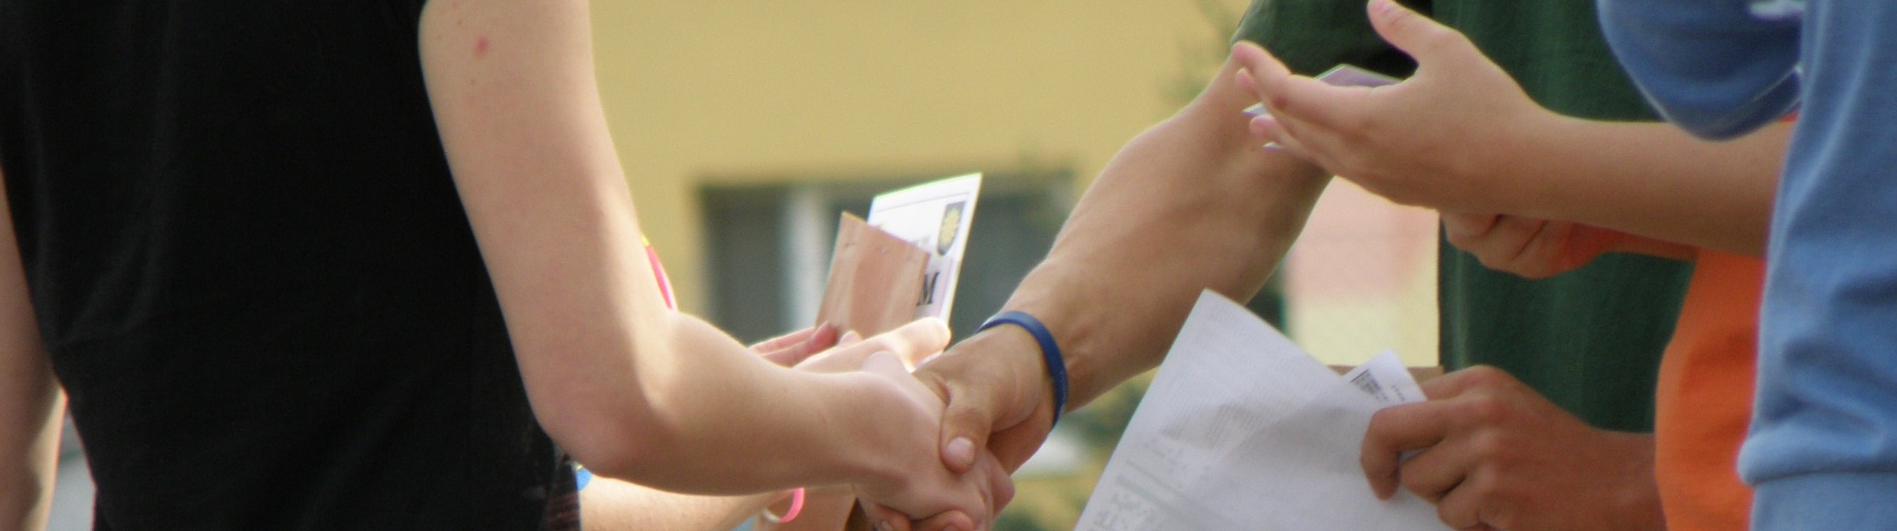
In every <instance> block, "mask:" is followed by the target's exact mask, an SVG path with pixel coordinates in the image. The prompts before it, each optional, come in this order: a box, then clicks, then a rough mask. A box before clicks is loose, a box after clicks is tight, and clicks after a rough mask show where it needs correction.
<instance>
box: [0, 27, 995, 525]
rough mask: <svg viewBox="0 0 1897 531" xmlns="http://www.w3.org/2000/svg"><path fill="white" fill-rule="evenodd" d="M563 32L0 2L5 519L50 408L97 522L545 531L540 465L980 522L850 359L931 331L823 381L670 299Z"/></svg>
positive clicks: (915, 420)
mask: <svg viewBox="0 0 1897 531" xmlns="http://www.w3.org/2000/svg"><path fill="white" fill-rule="evenodd" d="M587 18H588V13H587V2H586V1H584V0H553V1H545V2H518V1H513V0H435V1H433V2H427V3H424V1H423V0H331V1H323V2H315V1H292V0H280V1H257V0H154V1H148V2H93V3H80V4H74V3H69V2H52V1H47V0H0V180H4V184H5V186H4V194H5V198H6V201H5V203H3V204H0V205H3V206H4V207H5V208H6V209H7V215H6V216H0V518H6V519H7V520H4V521H0V522H4V523H0V527H37V526H38V525H39V524H38V523H37V522H38V521H41V520H43V518H44V507H45V500H46V498H47V497H48V492H46V491H47V490H50V489H48V488H47V485H48V484H49V483H50V480H48V479H47V478H48V477H49V476H50V472H51V470H50V467H51V459H50V456H51V444H52V443H51V441H52V440H53V439H55V438H56V435H54V433H55V431H56V430H54V426H56V424H57V419H58V418H59V416H60V415H59V414H58V412H59V410H60V402H61V400H62V398H61V388H63V390H64V394H65V397H66V398H67V399H70V401H71V402H70V408H71V411H72V413H73V417H74V420H75V422H76V423H77V425H78V428H79V430H80V433H81V435H82V437H83V438H84V440H85V442H86V451H87V455H88V459H89V460H90V463H91V466H92V472H93V475H94V478H95V480H96V482H97V484H98V498H97V508H96V518H95V522H96V526H97V528H99V529H113V530H122V529H389V528H403V529H476V528H479V529H561V528H573V527H576V526H577V523H578V522H577V521H576V520H577V517H576V516H574V515H573V511H572V508H573V498H572V496H571V493H572V491H573V489H574V485H573V483H574V478H573V475H572V473H571V471H572V468H571V465H570V459H569V456H570V457H571V458H575V459H578V460H579V461H580V462H583V463H585V464H586V465H587V466H588V468H590V469H591V470H593V471H595V472H597V473H598V474H600V475H602V476H606V477H613V478H623V479H627V480H630V481H632V482H636V483H640V484H643V485H647V486H650V487H654V488H661V489H667V490H672V491H679V492H688V493H700V494H742V493H753V492H763V491H770V490H776V489H785V488H790V487H794V486H798V485H818V484H836V483H850V484H854V485H855V486H856V489H857V492H858V494H860V495H862V496H863V497H865V498H866V499H868V500H874V501H875V502H876V503H879V504H881V505H882V506H886V507H887V508H889V509H891V510H894V511H896V512H900V513H903V514H907V515H910V516H916V517H922V516H929V515H933V514H936V513H944V512H947V513H950V515H949V516H950V517H949V518H942V519H936V520H931V522H935V524H933V525H949V526H953V527H958V528H972V527H975V525H976V524H977V523H981V524H985V523H986V522H987V521H988V520H989V519H990V518H991V509H990V508H991V507H993V506H996V505H998V504H997V499H998V498H999V501H1000V503H1005V498H1006V496H1007V493H1006V490H1007V489H1008V486H1007V479H1006V476H1005V474H1004V473H1002V472H1001V470H1000V466H999V465H998V464H996V463H995V462H994V460H993V459H992V457H990V458H989V459H987V460H986V463H987V464H986V466H984V467H981V468H978V469H977V470H976V471H975V472H972V473H967V474H955V473H951V472H949V471H948V470H946V469H945V468H943V466H942V464H941V462H940V460H939V458H938V452H937V449H936V433H937V427H938V420H939V416H940V411H941V407H942V404H941V402H940V400H939V399H937V398H936V397H935V396H934V395H933V394H932V393H931V392H930V391H928V390H927V389H926V388H924V387H922V386H921V385H920V384H919V383H917V382H916V381H915V380H913V379H912V378H911V377H909V376H908V375H907V373H906V372H905V371H904V370H903V368H902V366H901V363H900V362H899V361H896V360H895V359H894V358H893V356H890V355H885V354H877V355H874V356H871V355H870V354H871V353H875V352H877V351H882V350H895V351H898V352H899V353H900V352H902V351H913V350H937V349H940V348H941V347H943V346H944V345H945V344H946V342H947V337H946V336H947V332H946V329H944V328H943V327H942V326H941V324H940V323H939V322H922V323H919V324H917V325H912V326H911V327H909V328H906V329H904V330H903V331H899V332H897V333H895V334H894V335H887V336H882V337H880V338H877V339H875V340H872V341H870V342H867V343H862V344H859V345H857V346H854V347H849V348H845V349H841V350H839V351H836V352H835V354H834V355H831V356H830V358H829V359H830V362H831V364H832V365H833V366H843V367H850V368H855V367H858V366H860V367H861V368H863V369H865V370H862V371H850V372H838V373H825V372H817V371H793V370H785V369H783V368H780V367H777V366H775V365H772V364H771V363H768V362H766V361H762V360H760V359H759V358H758V356H756V355H754V354H753V353H752V352H751V351H749V350H747V349H746V348H745V347H744V346H743V345H740V344H738V343H737V342H736V341H734V340H732V339H731V338H730V337H729V336H727V335H725V334H724V333H722V332H720V331H719V330H717V329H716V328H714V327H712V326H710V325H709V324H707V323H705V322H703V321H700V320H698V319H696V318H693V317H691V316H689V315H684V314H680V313H676V312H672V311H669V310H667V309H666V308H665V306H664V304H663V302H662V301H661V299H660V295H659V293H658V286H657V283H656V282H655V280H654V272H653V271H652V267H651V265H650V264H649V263H648V262H647V260H646V257H645V256H644V254H643V248H642V247H641V245H640V238H639V234H640V230H639V222H638V220H637V217H636V216H635V214H634V209H633V202H632V198H631V196H630V193H629V190H628V187H627V183H626V180H625V178H624V176H623V175H622V173H621V168H620V165H619V161H618V158H617V156H616V155H615V153H614V151H613V147H612V142H611V139H610V138H609V136H608V132H607V127H606V122H605V119H604V117H603V115H602V112H601V104H600V100H599V96H598V93H597V90H596V88H595V82H594V77H593V76H594V74H593V67H592V64H593V63H592V57H591V50H590V46H591V37H590V34H589V33H590V31H589V27H588V21H587ZM418 43H419V53H417V45H418ZM16 250H17V253H16V252H15V251H16ZM852 356H853V357H852ZM839 360H842V361H845V363H839ZM857 360H862V361H857ZM55 382H56V383H55ZM896 525H906V522H899V523H897V524H896Z"/></svg>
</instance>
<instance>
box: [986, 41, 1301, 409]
mask: <svg viewBox="0 0 1897 531" xmlns="http://www.w3.org/2000/svg"><path fill="white" fill-rule="evenodd" d="M1234 72H1236V68H1235V67H1234V66H1232V65H1230V64H1228V65H1227V66H1226V68H1224V69H1223V70H1222V71H1221V72H1220V73H1219V76H1218V78H1217V79H1215V80H1213V81H1212V83H1211V84H1210V85H1209V87H1208V88H1207V89H1206V91H1205V92H1204V93H1203V94H1201V95H1200V96H1199V97H1198V99H1197V100H1195V101H1194V102H1193V103H1192V104H1191V105H1189V106H1187V107H1186V108H1185V109H1184V110H1182V111H1180V112H1179V114H1177V115H1175V116H1173V117H1172V118H1171V119H1168V120H1167V121H1165V122H1162V123H1160V124H1159V125H1156V126H1154V127H1153V128H1152V129H1150V130H1148V131H1146V132H1145V133H1143V134H1141V135H1140V136H1139V137H1137V138H1135V139H1133V141H1132V142H1131V143H1129V144H1128V145H1127V146H1126V147H1125V148H1124V149H1122V150H1121V151H1120V153H1119V155H1117V156H1116V157H1114V159H1113V161H1112V162H1110V163H1109V164H1108V165H1107V167H1106V168H1105V170H1104V171H1102V172H1101V174H1100V177H1099V179H1097V180H1096V181H1095V182H1094V183H1093V185H1092V187H1091V188H1089V189H1088V190H1087V193H1086V194H1085V195H1084V196H1083V197H1082V198H1081V200H1080V203H1079V204H1078V205H1077V206H1076V207H1075V208H1074V212H1073V214H1072V215H1071V216H1070V217H1068V220H1067V223H1066V225H1065V226H1063V227H1062V229H1061V233H1060V236H1059V237H1058V239H1057V240H1056V241H1055V243H1054V247H1053V249H1052V250H1051V251H1050V252H1049V254H1048V257H1047V259H1046V260H1045V261H1043V262H1042V263H1041V264H1040V265H1039V266H1037V267H1035V269H1034V270H1033V271H1032V272H1031V273H1029V275H1028V276H1027V278H1026V279H1024V280H1023V281H1022V283H1021V285H1020V287H1018V288H1017V289H1016V291H1015V293H1014V296H1013V297H1011V298H1010V299H1009V301H1008V303H1007V305H1006V307H1007V308H1010V309H1019V310H1024V311H1027V312H1029V313H1031V314H1034V315H1035V316H1037V317H1039V318H1040V319H1041V320H1042V321H1043V322H1044V323H1046V324H1047V326H1048V327H1049V328H1050V329H1051V330H1052V331H1053V333H1054V334H1055V336H1056V338H1057V340H1058V341H1059V342H1060V344H1061V346H1062V350H1063V351H1064V352H1065V357H1066V361H1067V365H1068V373H1069V378H1070V381H1071V382H1072V384H1071V385H1072V398H1071V403H1070V407H1079V406H1080V405H1081V404H1085V403H1086V402H1087V401H1089V400H1091V399H1093V398H1095V397H1098V396H1099V395H1100V394H1101V393H1104V392H1106V390H1108V389H1111V388H1112V387H1113V386H1114V385H1117V384H1118V383H1120V382H1121V381H1123V380H1125V379H1127V378H1130V377H1132V376H1133V375H1136V374H1138V373H1140V372H1142V371H1145V370H1147V369H1150V368H1151V367H1153V366H1155V365H1157V364H1158V363H1159V361H1160V359H1161V358H1162V357H1163V356H1164V355H1165V351H1166V346H1167V345H1168V344H1169V343H1170V342H1171V341H1172V338H1173V336H1175V335H1177V334H1178V331H1179V327H1180V326H1181V325H1182V324H1183V323H1184V322H1185V316H1186V314H1187V313H1188V312H1189V311H1190V310H1191V306H1192V303H1193V301H1194V300H1195V299H1196V298H1197V297H1198V294H1199V292H1200V291H1201V290H1204V289H1208V288H1209V289H1212V290H1214V291H1217V292H1219V293H1221V294H1223V295H1225V296H1227V297H1232V298H1234V299H1238V300H1244V299H1248V298H1250V297H1251V296H1252V295H1254V294H1256V293H1257V291H1258V290H1259V289H1260V288H1261V287H1262V286H1263V285H1264V282H1265V280H1266V279H1267V277H1268V276H1269V275H1270V274H1271V272H1272V270H1273V269H1274V268H1276V266H1277V264H1278V262H1279V260H1280V259H1282V258H1283V257H1284V254H1285V252H1286V251H1287V250H1288V249H1289V248H1290V246H1291V243H1292V242H1293V241H1294V240H1296V238H1297V235H1298V233H1299V232H1300V231H1301V230H1302V229H1303V227H1304V222H1305V219H1306V218H1307V217H1308V216H1309V215H1310V211H1311V208H1312V206H1313V205H1314V204H1315V202H1316V199H1317V197H1318V195H1319V193H1321V192H1322V191H1323V189H1324V186H1325V185H1326V184H1327V183H1328V182H1329V178H1328V176H1326V175H1325V174H1324V172H1323V171H1322V170H1320V169H1318V168H1317V167H1316V166H1314V165H1311V164H1309V163H1306V162H1303V161H1300V160H1297V159H1295V158H1293V157H1291V156H1289V155H1286V154H1283V153H1281V152H1276V151H1271V150H1266V149H1263V148H1262V147H1261V146H1260V145H1259V142H1258V141H1257V140H1256V139H1255V137H1252V136H1251V135H1250V134H1249V133H1248V132H1247V129H1246V118H1245V116H1244V115H1243V114H1242V112H1241V111H1242V110H1243V109H1244V108H1245V107H1246V106H1248V105H1250V104H1252V103H1255V101H1251V100H1248V99H1247V96H1246V95H1245V94H1243V93H1241V92H1239V91H1238V90H1236V89H1234V88H1233V86H1234V84H1233V83H1232V81H1231V78H1232V75H1233V74H1234Z"/></svg>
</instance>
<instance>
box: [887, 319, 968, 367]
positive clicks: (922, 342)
mask: <svg viewBox="0 0 1897 531" xmlns="http://www.w3.org/2000/svg"><path fill="white" fill-rule="evenodd" d="M867 343H872V344H875V345H876V346H877V347H878V350H885V351H889V352H891V353H894V354H895V355H896V356H897V358H898V359H900V360H902V361H903V362H905V363H906V364H907V365H909V366H914V365H915V364H916V363H920V362H921V361H922V360H923V359H927V358H928V357H929V356H933V355H935V354H936V353H938V352H941V351H942V349H944V348H948V344H949V328H948V323H946V322H943V321H942V320H941V319H936V318H933V317H929V318H923V319H917V320H915V321H912V322H910V323H909V324H906V325H902V327H900V328H897V329H895V330H891V331H889V332H885V333H882V334H877V335H876V336H875V337H872V338H869V340H868V341H867Z"/></svg>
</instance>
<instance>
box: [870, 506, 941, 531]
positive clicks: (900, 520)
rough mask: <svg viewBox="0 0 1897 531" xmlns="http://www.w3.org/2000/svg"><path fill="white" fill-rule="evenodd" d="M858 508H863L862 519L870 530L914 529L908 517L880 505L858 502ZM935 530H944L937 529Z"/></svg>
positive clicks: (905, 530) (896, 530)
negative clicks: (866, 520)
mask: <svg viewBox="0 0 1897 531" xmlns="http://www.w3.org/2000/svg"><path fill="white" fill-rule="evenodd" d="M859 500H860V498H859ZM858 506H859V507H862V508H863V517H864V518H866V519H868V522H867V523H868V524H869V526H870V529H874V530H875V531H908V530H909V529H912V528H915V527H914V526H912V525H911V524H912V522H910V521H909V517H907V516H904V515H903V514H902V513H899V512H896V511H892V510H889V508H887V507H883V506H882V505H878V504H875V503H871V502H869V501H859V502H858ZM947 516H949V515H941V516H940V517H947ZM935 529H946V528H943V527H937V528H935Z"/></svg>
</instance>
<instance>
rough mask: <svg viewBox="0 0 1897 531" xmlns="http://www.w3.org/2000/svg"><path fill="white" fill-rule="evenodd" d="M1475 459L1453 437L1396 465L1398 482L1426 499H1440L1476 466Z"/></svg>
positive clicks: (1433, 501)
mask: <svg viewBox="0 0 1897 531" xmlns="http://www.w3.org/2000/svg"><path fill="white" fill-rule="evenodd" d="M1476 464H1477V463H1476V459H1475V458H1474V456H1473V454H1471V453H1470V452H1467V451H1464V449H1463V448H1461V447H1459V446H1458V445H1457V443H1456V442H1455V441H1453V440H1450V441H1445V442H1443V443H1440V444H1437V445H1436V446H1432V447H1430V448H1429V449H1428V450H1425V451H1423V452H1422V453H1419V454H1416V455H1415V456H1413V457H1411V458H1409V459H1408V460H1405V461H1403V462H1402V464H1401V465H1399V466H1398V472H1397V476H1398V482H1399V483H1401V484H1402V485H1403V488H1404V489H1406V490H1409V491H1410V492H1411V493H1412V494H1415V495H1416V496H1417V497H1419V498H1422V499H1424V500H1427V501H1429V503H1441V502H1442V499H1443V498H1444V497H1445V496H1447V495H1448V494H1449V492H1450V491H1451V490H1453V489H1455V488H1457V486H1459V485H1461V484H1462V483H1463V481H1464V479H1465V478H1467V477H1468V475H1469V474H1470V472H1471V471H1472V470H1474V469H1475V466H1476Z"/></svg>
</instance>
